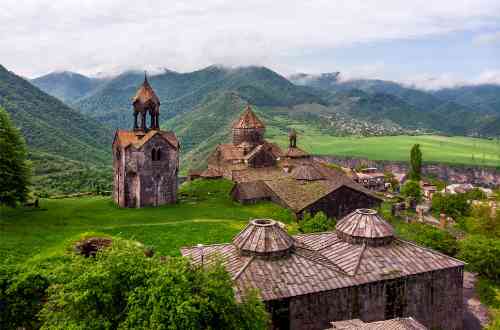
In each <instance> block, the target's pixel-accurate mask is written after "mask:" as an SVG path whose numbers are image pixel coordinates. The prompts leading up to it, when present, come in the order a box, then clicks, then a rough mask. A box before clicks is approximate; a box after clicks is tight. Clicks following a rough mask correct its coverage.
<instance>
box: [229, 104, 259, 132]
mask: <svg viewBox="0 0 500 330" xmlns="http://www.w3.org/2000/svg"><path fill="white" fill-rule="evenodd" d="M264 127H265V126H264V123H263V122H262V121H261V120H260V119H259V117H257V115H256V114H255V113H254V112H253V111H252V109H251V108H250V106H249V105H248V106H247V108H246V109H245V112H243V114H242V115H241V117H240V118H239V119H238V121H237V122H235V123H234V125H233V128H236V129H238V128H244V129H248V128H264Z"/></svg>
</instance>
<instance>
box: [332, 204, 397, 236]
mask: <svg viewBox="0 0 500 330" xmlns="http://www.w3.org/2000/svg"><path fill="white" fill-rule="evenodd" d="M336 231H337V234H338V235H339V236H342V237H343V236H344V235H345V236H349V237H350V238H352V239H354V240H357V242H360V243H367V244H370V242H371V241H373V240H378V239H384V238H391V237H394V229H393V228H392V226H391V225H390V224H389V223H388V222H387V221H385V220H384V219H382V217H381V216H380V215H379V214H378V213H377V211H375V210H370V209H357V210H355V211H353V212H351V213H350V214H348V215H347V216H345V217H344V218H343V219H342V220H341V221H339V222H338V223H337V226H336ZM386 241H387V240H386Z"/></svg>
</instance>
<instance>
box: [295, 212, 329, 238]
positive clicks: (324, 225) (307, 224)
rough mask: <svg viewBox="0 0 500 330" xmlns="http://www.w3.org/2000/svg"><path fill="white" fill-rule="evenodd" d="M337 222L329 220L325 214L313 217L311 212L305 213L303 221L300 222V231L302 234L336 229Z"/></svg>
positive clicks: (318, 213)
mask: <svg viewBox="0 0 500 330" xmlns="http://www.w3.org/2000/svg"><path fill="white" fill-rule="evenodd" d="M335 223H336V221H335V220H334V219H328V217H327V216H326V214H325V213H323V212H321V211H320V212H317V213H316V214H315V215H314V216H311V214H310V213H309V212H305V213H304V216H303V218H302V220H300V221H299V231H300V232H302V233H317V232H322V231H327V230H330V229H332V228H335Z"/></svg>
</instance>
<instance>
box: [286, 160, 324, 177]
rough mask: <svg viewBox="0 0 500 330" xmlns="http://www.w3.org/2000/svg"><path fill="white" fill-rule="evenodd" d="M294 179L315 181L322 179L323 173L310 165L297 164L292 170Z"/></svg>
mask: <svg viewBox="0 0 500 330" xmlns="http://www.w3.org/2000/svg"><path fill="white" fill-rule="evenodd" d="M292 177H293V178H294V179H295V180H305V181H316V180H323V179H324V177H323V175H322V174H321V173H320V172H319V171H318V170H317V169H316V168H315V167H314V166H312V165H306V164H304V165H299V166H297V167H296V168H294V169H293V171H292Z"/></svg>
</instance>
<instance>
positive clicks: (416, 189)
mask: <svg viewBox="0 0 500 330" xmlns="http://www.w3.org/2000/svg"><path fill="white" fill-rule="evenodd" d="M401 193H402V194H403V196H406V197H409V198H413V199H415V200H416V201H420V200H421V199H422V189H420V184H419V183H418V182H417V181H413V180H408V181H406V182H405V184H404V185H403V187H402V188H401Z"/></svg>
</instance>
